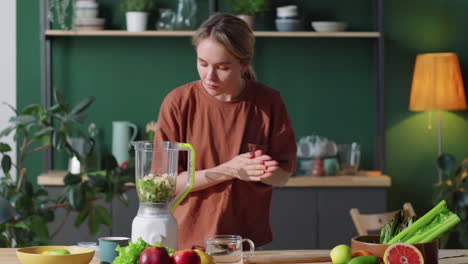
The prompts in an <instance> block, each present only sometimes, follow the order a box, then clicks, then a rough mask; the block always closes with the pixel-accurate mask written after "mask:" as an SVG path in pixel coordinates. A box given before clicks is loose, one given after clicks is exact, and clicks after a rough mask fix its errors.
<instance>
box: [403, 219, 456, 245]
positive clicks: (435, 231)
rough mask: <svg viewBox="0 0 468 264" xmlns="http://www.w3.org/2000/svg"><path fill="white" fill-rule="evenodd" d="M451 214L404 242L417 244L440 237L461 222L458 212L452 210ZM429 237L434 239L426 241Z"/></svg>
mask: <svg viewBox="0 0 468 264" xmlns="http://www.w3.org/2000/svg"><path fill="white" fill-rule="evenodd" d="M449 214H450V215H449V216H448V217H447V218H445V220H443V221H442V222H440V223H437V225H435V226H433V227H431V228H429V229H427V230H424V231H423V232H421V233H420V234H417V235H414V236H412V237H411V238H410V239H408V240H407V241H404V242H406V243H410V244H417V243H425V242H429V241H432V240H434V239H436V238H438V237H439V236H440V235H442V234H443V233H445V232H447V231H448V230H449V229H450V228H452V227H453V226H454V225H456V224H458V222H460V218H459V217H458V216H457V215H456V214H454V213H452V212H450V213H449ZM428 238H432V240H429V241H426V240H427V239H428Z"/></svg>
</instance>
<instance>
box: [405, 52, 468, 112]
mask: <svg viewBox="0 0 468 264" xmlns="http://www.w3.org/2000/svg"><path fill="white" fill-rule="evenodd" d="M466 108H467V106H466V97H465V88H464V87H463V79H462V75H461V71H460V63H459V62H458V57H457V55H456V54H455V53H426V54H419V55H417V56H416V64H415V66H414V74H413V83H412V85H411V96H410V105H409V109H410V110H411V111H431V110H463V109H466Z"/></svg>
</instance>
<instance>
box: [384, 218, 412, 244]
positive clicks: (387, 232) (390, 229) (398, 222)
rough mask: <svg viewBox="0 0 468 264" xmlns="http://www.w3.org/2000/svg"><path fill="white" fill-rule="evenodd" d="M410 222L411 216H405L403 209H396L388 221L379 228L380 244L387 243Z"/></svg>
mask: <svg viewBox="0 0 468 264" xmlns="http://www.w3.org/2000/svg"><path fill="white" fill-rule="evenodd" d="M412 223H413V218H412V217H407V218H405V212H404V211H403V210H400V211H398V212H397V213H396V214H395V217H394V218H393V219H392V220H391V221H390V223H388V224H385V225H384V226H383V227H382V229H381V230H380V231H381V232H380V244H388V242H389V241H390V240H391V239H392V238H393V237H395V236H396V235H397V234H398V233H400V232H401V231H403V230H405V229H406V228H407V227H408V226H410V225H411V224H412Z"/></svg>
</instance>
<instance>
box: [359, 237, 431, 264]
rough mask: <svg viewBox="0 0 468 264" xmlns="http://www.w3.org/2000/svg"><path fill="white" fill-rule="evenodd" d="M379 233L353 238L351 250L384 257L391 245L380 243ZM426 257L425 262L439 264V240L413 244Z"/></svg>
mask: <svg viewBox="0 0 468 264" xmlns="http://www.w3.org/2000/svg"><path fill="white" fill-rule="evenodd" d="M379 239H380V236H379V235H367V236H358V237H355V238H353V239H351V251H352V252H354V251H356V250H360V249H363V250H366V251H368V252H370V253H371V254H372V255H374V256H376V257H379V258H383V256H384V254H385V250H386V249H387V248H388V247H389V246H390V245H387V244H379ZM413 246H415V247H416V248H417V249H419V251H421V254H422V256H423V258H424V263H433V264H437V261H438V258H439V242H438V240H434V241H431V242H428V243H422V244H413Z"/></svg>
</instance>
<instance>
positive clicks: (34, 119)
mask: <svg viewBox="0 0 468 264" xmlns="http://www.w3.org/2000/svg"><path fill="white" fill-rule="evenodd" d="M54 101H55V104H54V105H52V106H51V107H48V108H46V107H44V106H42V105H39V104H32V105H28V106H26V107H24V108H23V109H22V110H21V111H17V110H16V109H14V108H13V107H11V106H10V108H11V109H12V110H13V111H14V113H15V115H14V116H13V117H11V119H10V121H9V123H10V125H9V126H8V127H6V128H5V129H3V130H2V131H1V132H0V138H1V137H3V136H8V135H9V134H11V133H13V132H14V139H15V140H16V142H17V143H18V147H19V149H18V162H17V164H13V163H12V159H11V157H10V154H9V152H10V151H11V147H10V146H9V145H8V144H6V143H2V142H0V159H1V168H2V170H3V173H4V174H5V177H1V178H0V198H4V199H6V200H7V201H8V202H7V205H8V204H9V205H11V206H12V207H13V217H8V219H6V220H5V219H4V218H5V217H3V220H2V221H1V222H0V247H12V246H17V247H24V246H31V245H41V244H48V243H49V242H50V239H51V238H53V237H54V236H55V235H56V234H57V233H59V231H60V229H61V228H62V227H63V224H64V223H65V222H66V221H67V218H68V215H69V214H70V213H71V212H72V211H74V212H77V213H78V214H77V217H76V219H75V221H74V223H75V226H77V227H78V226H80V225H81V224H82V223H83V222H84V221H85V220H86V219H87V220H88V227H89V229H90V232H91V234H92V235H94V236H96V235H97V234H98V233H99V230H100V227H101V226H102V225H107V226H110V225H111V224H112V219H111V217H110V215H109V213H108V212H107V211H106V209H105V208H104V207H103V206H100V205H97V204H95V201H97V200H100V199H105V200H106V201H112V199H113V198H114V197H116V196H117V197H118V198H119V199H120V200H122V201H123V202H125V203H128V200H127V197H126V194H125V191H126V190H127V189H126V187H125V186H124V184H125V183H126V182H131V181H133V178H134V175H132V173H131V172H132V169H131V167H132V166H131V165H130V166H127V168H125V169H121V168H119V167H118V166H117V162H116V161H115V158H113V157H112V156H109V157H107V158H106V159H105V162H103V163H104V168H106V169H105V170H102V171H94V172H83V173H80V174H71V173H68V174H67V175H66V176H65V178H64V184H65V188H64V191H63V192H62V193H61V194H60V195H59V196H58V197H57V198H52V197H50V196H49V195H48V193H47V191H46V190H45V189H44V188H43V187H41V186H36V185H35V184H33V182H32V181H31V180H30V178H29V177H26V172H27V169H26V168H25V167H24V165H25V160H26V159H27V158H28V157H30V156H31V155H32V154H34V153H36V152H39V151H41V150H43V149H46V148H53V149H55V150H57V151H64V152H66V153H67V154H68V155H69V156H70V157H71V156H76V157H78V158H79V159H80V161H81V162H82V163H83V164H85V160H84V158H83V157H81V156H80V155H79V153H78V152H77V151H76V150H75V149H73V147H72V146H71V144H70V143H69V139H70V138H71V137H82V138H85V139H87V140H89V138H88V137H87V136H86V135H85V134H83V133H82V132H81V131H80V128H79V124H80V123H82V122H83V121H84V120H85V118H86V116H87V114H86V113H85V110H86V109H87V108H88V107H89V106H90V105H91V104H92V103H93V101H94V98H93V97H87V98H85V99H83V100H82V101H81V102H80V103H78V104H77V105H75V106H74V107H70V105H68V104H67V103H65V101H64V98H63V96H62V95H61V93H60V92H59V91H55V92H54ZM13 167H15V168H16V171H17V174H18V176H17V177H16V179H14V177H12V175H11V173H10V171H11V170H12V169H13ZM85 174H87V176H88V178H89V180H87V181H83V177H84V175H85ZM132 176H133V178H132ZM8 207H10V206H8ZM59 208H63V209H65V210H66V217H65V218H64V219H63V220H62V223H61V224H60V225H59V228H58V229H57V230H55V231H54V232H52V234H50V233H49V230H48V225H47V223H48V222H51V221H53V220H54V218H55V210H56V209H59ZM0 218H2V217H0Z"/></svg>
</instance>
